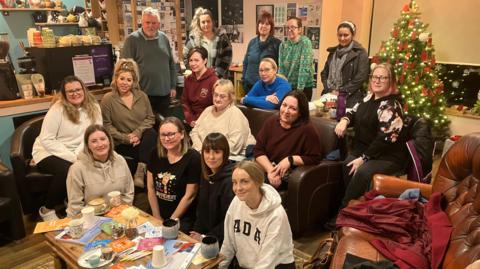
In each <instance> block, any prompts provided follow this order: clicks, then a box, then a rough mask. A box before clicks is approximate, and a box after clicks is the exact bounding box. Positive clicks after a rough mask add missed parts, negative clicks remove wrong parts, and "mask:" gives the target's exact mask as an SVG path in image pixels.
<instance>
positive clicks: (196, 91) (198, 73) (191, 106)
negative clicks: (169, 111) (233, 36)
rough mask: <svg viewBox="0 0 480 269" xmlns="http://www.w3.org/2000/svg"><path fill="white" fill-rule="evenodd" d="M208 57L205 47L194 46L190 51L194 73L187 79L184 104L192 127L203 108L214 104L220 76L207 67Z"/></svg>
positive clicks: (186, 117) (188, 121) (188, 122)
mask: <svg viewBox="0 0 480 269" xmlns="http://www.w3.org/2000/svg"><path fill="white" fill-rule="evenodd" d="M207 59H208V52H207V50H206V49H205V48H203V47H194V48H192V49H191V50H190V51H189V52H188V63H189V66H190V69H191V70H192V74H191V75H190V76H188V77H187V78H186V79H185V87H184V90H183V95H182V105H183V113H184V114H185V121H186V122H187V124H188V125H189V126H190V127H192V128H193V127H194V126H195V121H196V120H197V119H198V117H199V116H200V114H202V112H203V110H204V109H205V108H207V107H208V106H211V105H212V104H213V101H212V100H213V99H212V92H213V84H215V82H217V80H218V77H217V76H216V75H215V70H214V69H212V68H207Z"/></svg>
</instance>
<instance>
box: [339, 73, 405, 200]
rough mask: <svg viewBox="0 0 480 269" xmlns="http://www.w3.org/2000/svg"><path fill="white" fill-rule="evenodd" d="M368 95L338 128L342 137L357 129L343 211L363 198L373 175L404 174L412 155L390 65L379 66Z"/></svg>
mask: <svg viewBox="0 0 480 269" xmlns="http://www.w3.org/2000/svg"><path fill="white" fill-rule="evenodd" d="M368 88H369V93H368V95H367V96H366V97H365V98H364V99H363V100H362V101H361V102H359V103H357V104H356V105H355V106H354V107H353V109H352V110H351V111H349V112H347V114H346V116H345V117H343V118H342V119H341V120H340V122H339V123H338V124H337V126H336V127H335V133H336V134H337V136H339V137H343V136H344V135H345V130H346V129H347V127H348V126H353V127H354V130H355V137H354V148H353V151H352V152H351V153H350V154H349V155H348V156H347V158H346V159H345V162H344V184H345V186H346V190H345V196H344V198H343V200H342V205H341V206H342V208H343V207H345V206H347V205H348V202H349V201H350V200H351V199H356V198H358V197H360V196H362V195H363V194H364V193H365V191H367V190H368V189H369V187H370V181H371V179H372V176H373V175H374V174H376V173H381V174H389V175H394V174H400V173H402V172H403V171H404V170H405V168H406V164H407V160H408V156H407V152H406V147H405V143H403V142H404V141H401V140H403V139H402V138H401V136H400V132H401V131H402V127H403V120H402V106H401V104H400V102H399V101H398V100H399V96H398V90H397V85H396V79H395V73H394V70H393V68H392V66H391V65H390V64H387V63H383V64H378V65H376V66H375V67H374V68H373V70H372V75H371V77H370V83H369V86H368Z"/></svg>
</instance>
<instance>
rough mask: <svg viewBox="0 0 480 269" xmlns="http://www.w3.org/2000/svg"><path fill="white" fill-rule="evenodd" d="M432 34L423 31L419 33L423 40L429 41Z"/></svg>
mask: <svg viewBox="0 0 480 269" xmlns="http://www.w3.org/2000/svg"><path fill="white" fill-rule="evenodd" d="M429 36H430V34H429V33H421V34H420V35H418V39H419V40H420V41H422V42H427V41H428V39H429Z"/></svg>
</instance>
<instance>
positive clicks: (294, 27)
mask: <svg viewBox="0 0 480 269" xmlns="http://www.w3.org/2000/svg"><path fill="white" fill-rule="evenodd" d="M298 28H300V27H297V26H288V27H287V30H290V31H293V30H297V29H298Z"/></svg>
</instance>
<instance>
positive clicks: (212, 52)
mask: <svg viewBox="0 0 480 269" xmlns="http://www.w3.org/2000/svg"><path fill="white" fill-rule="evenodd" d="M194 47H203V48H205V49H206V50H207V52H208V53H207V55H208V58H207V66H208V67H212V68H213V69H214V71H215V74H216V75H217V76H218V77H219V78H228V68H229V67H230V64H231V63H232V45H231V44H230V40H229V39H228V37H227V35H226V34H220V33H219V32H218V31H217V29H215V26H214V22H213V15H212V12H210V10H208V9H205V8H203V7H199V8H197V9H196V10H195V14H194V16H193V19H192V23H191V24H190V35H189V36H188V41H187V44H186V45H185V46H184V47H183V53H184V63H185V66H186V67H187V68H188V67H190V68H192V67H191V66H190V57H189V55H190V53H189V51H190V50H191V49H192V48H194ZM192 71H193V70H192ZM193 72H195V71H193Z"/></svg>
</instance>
